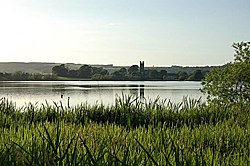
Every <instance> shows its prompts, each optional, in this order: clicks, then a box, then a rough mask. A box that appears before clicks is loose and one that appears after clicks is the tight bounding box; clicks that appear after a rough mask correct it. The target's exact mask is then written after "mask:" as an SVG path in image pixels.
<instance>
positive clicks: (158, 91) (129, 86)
mask: <svg viewBox="0 0 250 166" xmlns="http://www.w3.org/2000/svg"><path fill="white" fill-rule="evenodd" d="M200 88H201V83H200V82H192V81H1V82H0V98H3V97H6V98H8V99H9V100H11V101H13V102H15V103H16V105H17V106H24V105H27V104H28V103H29V102H31V103H33V104H35V103H36V104H37V105H40V104H41V103H45V102H46V101H47V102H48V103H49V104H53V102H56V103H59V102H60V101H61V102H62V103H63V105H64V106H67V105H68V100H69V104H70V106H76V105H78V104H80V103H86V102H87V103H88V104H95V103H103V104H105V105H110V104H113V103H114V101H115V98H116V97H117V96H121V95H122V94H124V95H133V96H141V97H145V98H147V99H148V98H150V99H155V98H157V97H158V96H159V97H160V99H170V100H171V101H173V102H175V103H178V102H180V101H181V100H182V98H183V96H188V97H190V98H200V97H203V98H204V95H203V94H202V93H201V92H200V91H199V89H200Z"/></svg>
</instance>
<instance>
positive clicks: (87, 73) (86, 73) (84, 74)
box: [78, 65, 93, 78]
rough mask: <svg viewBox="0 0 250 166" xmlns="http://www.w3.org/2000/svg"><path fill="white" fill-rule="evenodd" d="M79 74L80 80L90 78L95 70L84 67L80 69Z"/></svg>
mask: <svg viewBox="0 0 250 166" xmlns="http://www.w3.org/2000/svg"><path fill="white" fill-rule="evenodd" d="M78 72H79V73H78V74H79V77H80V78H90V77H91V76H92V72H93V70H92V67H91V66H89V65H83V66H81V67H80V68H79V70H78Z"/></svg>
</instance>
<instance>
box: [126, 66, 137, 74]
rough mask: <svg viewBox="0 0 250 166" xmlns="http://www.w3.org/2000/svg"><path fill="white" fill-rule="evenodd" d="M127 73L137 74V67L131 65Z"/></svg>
mask: <svg viewBox="0 0 250 166" xmlns="http://www.w3.org/2000/svg"><path fill="white" fill-rule="evenodd" d="M128 72H129V73H130V74H133V73H136V72H139V66H138V65H132V66H130V67H129V68H128Z"/></svg>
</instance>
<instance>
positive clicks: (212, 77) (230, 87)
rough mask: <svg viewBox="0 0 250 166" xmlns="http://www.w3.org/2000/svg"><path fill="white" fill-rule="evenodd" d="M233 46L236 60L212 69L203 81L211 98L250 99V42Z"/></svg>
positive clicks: (228, 99) (229, 100)
mask: <svg viewBox="0 0 250 166" xmlns="http://www.w3.org/2000/svg"><path fill="white" fill-rule="evenodd" d="M233 48H234V49H235V55H234V57H235V58H234V62H232V63H229V64H227V65H225V66H223V67H217V68H215V69H213V70H211V71H210V72H208V73H207V74H206V76H205V79H204V80H203V81H202V85H203V87H202V92H204V93H207V95H208V99H209V100H212V99H216V100H219V101H221V102H247V101H250V42H240V43H234V44H233Z"/></svg>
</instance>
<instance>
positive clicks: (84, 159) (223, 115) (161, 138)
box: [0, 96, 250, 165]
mask: <svg viewBox="0 0 250 166" xmlns="http://www.w3.org/2000/svg"><path fill="white" fill-rule="evenodd" d="M249 111H250V103H238V104H220V103H209V104H206V103H203V102H202V101H201V100H191V99H187V98H184V99H183V101H182V102H181V103H178V104H174V103H171V102H170V101H162V100H160V99H156V100H153V101H152V100H149V101H147V100H145V99H140V98H133V97H131V96H121V97H120V98H117V99H116V102H115V104H114V105H113V106H104V105H102V104H99V105H92V106H90V105H87V104H82V105H79V106H76V107H74V108H67V107H64V106H62V105H61V104H55V105H48V104H46V103H45V104H44V105H42V106H41V107H38V106H34V105H31V104H30V105H28V106H26V107H22V108H18V107H16V106H15V105H14V104H13V103H12V102H11V101H8V100H7V99H1V100H0V130H1V132H0V165H249V164H250V158H249V156H250V131H249V129H250V127H249V125H250V121H249V120H250V118H249Z"/></svg>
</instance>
